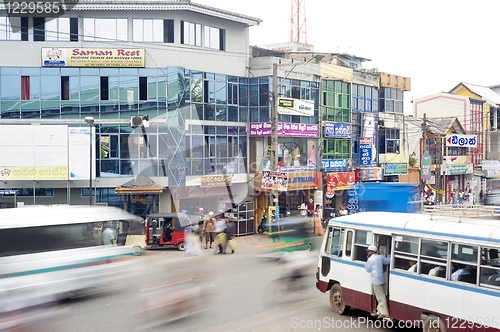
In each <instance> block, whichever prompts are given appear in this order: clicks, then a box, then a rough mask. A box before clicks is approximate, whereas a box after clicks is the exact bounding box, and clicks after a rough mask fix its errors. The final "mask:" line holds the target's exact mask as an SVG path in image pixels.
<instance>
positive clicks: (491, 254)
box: [480, 248, 500, 288]
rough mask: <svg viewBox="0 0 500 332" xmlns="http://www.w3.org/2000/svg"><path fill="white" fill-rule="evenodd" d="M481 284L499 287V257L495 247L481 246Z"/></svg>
mask: <svg viewBox="0 0 500 332" xmlns="http://www.w3.org/2000/svg"><path fill="white" fill-rule="evenodd" d="M482 252H483V255H482V256H483V257H482V260H481V269H480V270H481V272H480V276H481V278H480V280H481V286H487V287H499V288H500V259H499V258H498V249H497V248H482Z"/></svg>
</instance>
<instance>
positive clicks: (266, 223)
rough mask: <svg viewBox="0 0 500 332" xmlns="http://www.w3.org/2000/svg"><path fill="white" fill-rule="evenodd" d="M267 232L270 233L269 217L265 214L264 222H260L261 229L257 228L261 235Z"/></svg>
mask: <svg viewBox="0 0 500 332" xmlns="http://www.w3.org/2000/svg"><path fill="white" fill-rule="evenodd" d="M265 231H269V221H268V220H267V215H266V214H265V213H264V215H263V216H262V220H261V221H260V225H259V227H257V232H259V234H262V233H264V232H265Z"/></svg>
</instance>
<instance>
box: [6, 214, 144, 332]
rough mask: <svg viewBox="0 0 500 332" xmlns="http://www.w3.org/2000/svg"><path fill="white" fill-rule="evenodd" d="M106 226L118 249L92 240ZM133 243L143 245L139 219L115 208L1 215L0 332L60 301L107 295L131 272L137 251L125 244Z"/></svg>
mask: <svg viewBox="0 0 500 332" xmlns="http://www.w3.org/2000/svg"><path fill="white" fill-rule="evenodd" d="M106 225H108V226H109V227H111V226H113V227H114V228H115V229H116V232H117V239H118V242H119V243H117V245H118V246H116V245H115V246H113V245H109V246H108V245H106V246H104V245H102V244H101V243H102V241H101V238H100V237H98V236H95V235H96V234H99V232H100V230H102V229H103V227H105V226H106ZM141 232H142V235H140V234H137V233H141ZM99 235H100V234H99ZM137 237H140V238H141V239H142V243H144V240H145V234H144V227H143V224H142V218H140V217H137V216H134V215H132V214H130V213H128V212H126V211H124V210H120V209H118V208H114V207H104V206H67V205H66V206H29V207H23V208H12V209H2V210H0V331H4V330H8V329H7V327H10V328H12V327H15V328H19V327H23V326H24V325H25V324H32V323H33V320H34V317H42V316H44V315H45V314H44V313H43V312H44V310H43V308H46V307H50V306H51V304H53V303H56V302H57V301H59V300H61V299H64V298H68V297H71V296H74V295H77V294H79V293H82V292H84V291H86V290H89V289H98V287H99V286H103V287H105V288H107V289H110V285H112V284H113V283H116V282H117V280H119V279H122V278H125V277H127V276H128V275H129V274H130V273H131V271H133V270H134V269H133V266H132V262H131V258H132V257H133V256H134V255H135V254H137V253H138V252H140V248H137V246H131V245H126V244H127V239H129V243H133V242H136V241H135V240H134V238H137ZM120 244H122V246H119V245H120ZM40 310H42V314H40Z"/></svg>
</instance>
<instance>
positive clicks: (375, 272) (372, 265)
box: [365, 245, 391, 318]
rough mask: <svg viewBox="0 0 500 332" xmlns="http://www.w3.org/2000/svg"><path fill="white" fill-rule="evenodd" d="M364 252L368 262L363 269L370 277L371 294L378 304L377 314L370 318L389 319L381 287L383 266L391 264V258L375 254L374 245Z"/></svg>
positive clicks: (383, 279) (383, 281)
mask: <svg viewBox="0 0 500 332" xmlns="http://www.w3.org/2000/svg"><path fill="white" fill-rule="evenodd" d="M366 252H367V255H368V260H367V262H366V266H365V269H366V272H368V273H370V275H371V282H372V285H373V292H374V293H375V297H376V298H377V302H378V305H377V313H376V314H375V313H372V316H374V317H375V316H377V317H378V318H389V308H388V306H387V298H386V296H385V291H384V287H383V285H384V284H385V276H384V265H388V264H389V263H390V262H391V256H390V255H389V256H387V257H384V256H381V255H379V254H377V247H376V246H374V245H371V246H369V247H368V249H366Z"/></svg>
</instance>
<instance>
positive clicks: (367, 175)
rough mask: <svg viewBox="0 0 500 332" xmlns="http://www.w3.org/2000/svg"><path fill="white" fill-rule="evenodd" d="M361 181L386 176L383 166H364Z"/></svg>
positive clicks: (376, 179)
mask: <svg viewBox="0 0 500 332" xmlns="http://www.w3.org/2000/svg"><path fill="white" fill-rule="evenodd" d="M360 177H361V181H380V180H382V179H383V178H384V170H383V169H382V167H373V168H362V169H361V174H360Z"/></svg>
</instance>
